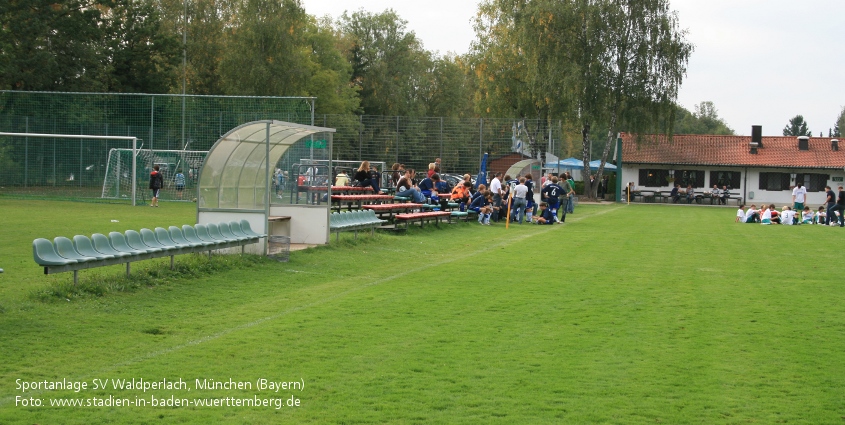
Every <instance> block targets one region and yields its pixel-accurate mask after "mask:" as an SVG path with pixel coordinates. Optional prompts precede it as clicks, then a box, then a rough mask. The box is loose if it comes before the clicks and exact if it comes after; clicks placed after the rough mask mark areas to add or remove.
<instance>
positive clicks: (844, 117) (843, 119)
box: [833, 107, 845, 137]
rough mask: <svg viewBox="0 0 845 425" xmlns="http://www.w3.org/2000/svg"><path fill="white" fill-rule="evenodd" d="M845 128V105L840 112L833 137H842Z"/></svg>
mask: <svg viewBox="0 0 845 425" xmlns="http://www.w3.org/2000/svg"><path fill="white" fill-rule="evenodd" d="M843 128H845V107H843V108H842V111H841V112H840V113H839V117H838V118H837V119H836V124H834V126H833V137H842V129H843Z"/></svg>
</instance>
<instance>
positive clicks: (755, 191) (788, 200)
mask: <svg viewBox="0 0 845 425" xmlns="http://www.w3.org/2000/svg"><path fill="white" fill-rule="evenodd" d="M678 167H681V166H677V167H675V168H678ZM641 168H648V169H664V170H670V169H675V168H672V167H668V166H658V165H647V166H646V165H637V164H634V165H626V164H623V166H622V178H621V181H622V187H623V190H624V188H625V185H627V184H628V183H629V182H633V183H634V187H635V189H636V190H653V191H670V190H672V185H671V184H670V183H668V182H667V183H666V185H664V186H660V187H651V186H640V185H639V178H640V169H641ZM682 168H695V169H696V170H702V171H704V172H705V174H704V185H705V187H704V188H695V191H696V192H704V191H709V190H711V188H712V187H713V183H711V182H710V172H711V171H740V172H741V173H742V176H743V178H742V179H741V180H740V187H738V188H731V189H730V191H731V193H733V194H739V195H743V196H744V197H745V202H746V203H747V204H756V205H761V204H775V205H776V206H777V207H778V208H780V207H781V206H784V205H792V191H791V190H784V191H769V190H762V189H760V173H792V171H789V170H785V169H783V168H749V169H747V174H746V169H745V168H737V167H696V166H683V167H682ZM800 173H814V174H830V180H828V182H827V184H828V185H829V186H830V187H832V188H833V191H834V192H837V191H838V187H839V186H840V185H845V184H843V180H845V171H843V170H836V171H833V170H812V169H810V170H807V169H802V170H801V171H800ZM825 199H827V195H826V194H825V192H824V191H818V192H811V193H808V194H807V202H805V205H808V206H810V207H814V209H816V208H818V206H819V205H822V204H823V203H824V201H825Z"/></svg>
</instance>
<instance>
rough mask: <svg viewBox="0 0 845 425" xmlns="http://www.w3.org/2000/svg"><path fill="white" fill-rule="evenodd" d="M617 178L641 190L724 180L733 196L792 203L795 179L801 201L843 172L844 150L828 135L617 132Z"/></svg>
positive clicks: (818, 198) (815, 201) (816, 195)
mask: <svg viewBox="0 0 845 425" xmlns="http://www.w3.org/2000/svg"><path fill="white" fill-rule="evenodd" d="M621 138H622V180H621V181H623V182H629V183H633V185H634V186H635V187H636V188H638V189H641V190H643V191H669V190H671V188H672V186H673V185H674V184H680V186H681V188H686V187H687V186H688V185H692V187H693V189H694V190H695V191H696V192H701V193H703V192H707V191H710V190H711V189H710V188H712V187H713V185H714V184H715V185H718V186H719V187H722V186H727V187H728V188H729V190H730V192H731V193H732V194H734V195H735V197H736V196H737V195H738V197H740V198H741V199H739V202H742V201H745V202H748V203H755V202H756V203H757V204H760V203H774V204H776V205H789V204H792V189H793V188H794V187H795V185H796V184H797V183H801V184H803V185H804V186H805V187H807V190H808V192H809V194H808V197H807V202H806V203H807V204H809V205H813V206H818V205H820V204H821V203H823V202H824V200H825V199H826V196H825V193H824V188H825V186H831V187H833V188H834V189H836V187H837V186H839V185H842V184H843V178H845V171H843V170H845V168H843V167H845V150H839V141H838V139H836V138H830V137H811V138H801V139H799V138H796V137H792V136H780V137H762V138H761V139H760V142H759V143H752V138H751V136H711V135H687V134H678V135H675V136H674V137H673V138H672V140H669V139H668V138H666V137H664V136H655V137H648V136H647V137H643V138H641V140H640V141H639V143H638V142H637V140H636V138H635V137H634V136H633V135H631V134H626V133H622V135H621Z"/></svg>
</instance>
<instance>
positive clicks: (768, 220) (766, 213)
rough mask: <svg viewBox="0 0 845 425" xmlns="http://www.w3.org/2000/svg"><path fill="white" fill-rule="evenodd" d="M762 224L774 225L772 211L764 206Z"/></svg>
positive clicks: (761, 217) (761, 216) (761, 215)
mask: <svg viewBox="0 0 845 425" xmlns="http://www.w3.org/2000/svg"><path fill="white" fill-rule="evenodd" d="M760 224H772V210H770V209H769V207H768V206H767V205H763V213H762V214H760Z"/></svg>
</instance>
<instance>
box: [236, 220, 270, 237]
mask: <svg viewBox="0 0 845 425" xmlns="http://www.w3.org/2000/svg"><path fill="white" fill-rule="evenodd" d="M241 232H243V233H244V234H245V235H247V236H253V237H256V238H263V237H266V236H267V235H262V234H261V233H257V232H255V231H254V230H252V227H250V225H249V222H248V221H246V219H243V220H241Z"/></svg>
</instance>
